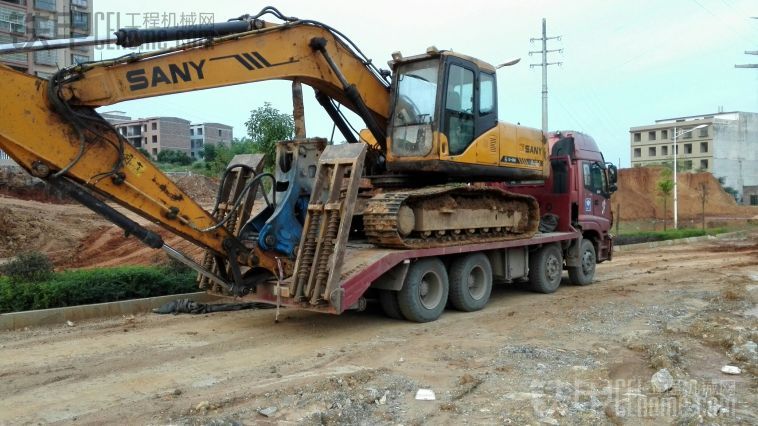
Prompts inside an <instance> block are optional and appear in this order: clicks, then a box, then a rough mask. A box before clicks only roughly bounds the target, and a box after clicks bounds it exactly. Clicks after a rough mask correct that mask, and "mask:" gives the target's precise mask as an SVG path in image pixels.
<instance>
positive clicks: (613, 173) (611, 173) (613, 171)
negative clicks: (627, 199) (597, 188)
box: [608, 163, 619, 191]
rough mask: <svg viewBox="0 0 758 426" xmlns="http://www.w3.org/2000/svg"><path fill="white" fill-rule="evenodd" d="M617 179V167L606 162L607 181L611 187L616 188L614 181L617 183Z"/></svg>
mask: <svg viewBox="0 0 758 426" xmlns="http://www.w3.org/2000/svg"><path fill="white" fill-rule="evenodd" d="M618 180H619V171H618V169H617V168H616V166H614V165H613V164H611V163H608V182H609V183H610V184H611V185H610V186H611V188H616V183H618ZM612 191H615V189H613V190H612Z"/></svg>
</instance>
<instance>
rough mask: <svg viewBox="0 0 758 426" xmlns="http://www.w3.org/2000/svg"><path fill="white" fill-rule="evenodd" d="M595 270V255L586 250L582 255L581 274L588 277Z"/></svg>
mask: <svg viewBox="0 0 758 426" xmlns="http://www.w3.org/2000/svg"><path fill="white" fill-rule="evenodd" d="M594 270H595V255H594V254H593V253H592V252H591V251H590V250H587V251H585V252H584V254H583V255H582V272H584V275H589V274H590V273H592V271H594Z"/></svg>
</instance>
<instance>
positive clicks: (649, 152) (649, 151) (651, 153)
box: [647, 146, 655, 157]
mask: <svg viewBox="0 0 758 426" xmlns="http://www.w3.org/2000/svg"><path fill="white" fill-rule="evenodd" d="M647 155H648V157H655V147H654V146H651V147H650V148H648V149H647Z"/></svg>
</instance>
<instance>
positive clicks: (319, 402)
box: [0, 232, 758, 424]
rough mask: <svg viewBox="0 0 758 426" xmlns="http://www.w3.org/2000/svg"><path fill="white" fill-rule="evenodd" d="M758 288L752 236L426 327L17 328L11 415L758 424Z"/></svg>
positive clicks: (650, 252) (12, 339) (331, 323)
mask: <svg viewBox="0 0 758 426" xmlns="http://www.w3.org/2000/svg"><path fill="white" fill-rule="evenodd" d="M756 296H758V232H753V233H751V234H745V235H742V236H737V237H730V238H727V239H718V240H710V241H706V242H701V243H696V244H691V245H679V246H671V247H663V248H657V249H636V250H633V251H628V252H623V253H620V254H618V256H617V258H616V259H615V260H614V261H613V262H610V263H604V264H602V265H599V267H598V272H597V281H596V283H595V284H593V285H592V286H589V287H573V286H570V285H566V286H564V287H562V288H561V289H560V290H559V291H558V292H557V293H555V294H552V295H539V294H534V293H530V292H527V291H525V290H524V289H521V288H519V287H518V286H499V287H496V289H495V290H494V291H493V297H492V300H491V301H490V303H489V305H488V306H487V308H486V309H485V310H484V311H482V312H478V313H459V312H454V311H448V312H446V313H445V315H443V317H442V318H441V319H440V320H438V321H436V322H434V323H430V324H412V323H406V322H401V321H393V320H389V319H387V318H384V317H382V316H381V314H380V313H379V311H378V309H376V308H375V307H370V308H369V310H368V311H367V312H362V313H358V312H354V313H349V314H346V315H344V316H342V317H335V316H326V315H319V314H312V313H307V312H293V311H289V312H284V313H283V317H284V319H283V321H282V322H280V323H278V324H274V322H273V319H274V313H273V311H270V310H264V311H242V312H234V313H222V314H214V315H210V316H199V317H192V316H157V315H145V316H137V317H136V318H117V319H111V320H107V321H95V322H89V323H81V324H76V326H74V327H66V326H65V325H62V326H60V327H55V328H52V329H33V330H25V331H17V332H4V333H0V392H1V393H2V395H3V398H2V399H1V400H0V424H5V423H8V424H16V423H24V422H26V423H38V422H42V423H49V422H71V421H77V423H83V424H91V423H121V424H123V423H128V424H166V423H178V424H236V423H239V424H252V423H263V424H266V423H272V424H273V423H279V422H294V423H307V424H322V423H351V424H355V423H367V424H398V423H402V424H446V423H447V424H450V423H456V424H457V423H462V422H468V423H474V424H483V423H484V424H493V423H498V424H502V423H513V424H525V423H531V424H536V423H540V422H542V423H545V424H564V423H565V424H576V423H584V424H597V423H601V424H602V423H616V424H621V423H627V424H632V423H633V424H638V423H647V424H660V423H662V422H671V421H674V422H678V423H685V424H686V423H690V422H694V423H696V422H698V420H699V419H701V418H702V419H704V420H705V421H709V422H711V421H715V422H718V423H719V424H736V423H744V424H756V423H758V414H756V411H757V410H758V400H757V398H756V395H758V392H757V388H758V381H756V374H758V362H757V357H756V352H755V345H754V344H752V345H751V341H752V342H757V341H758V318H757V315H758V312H757V311H756V308H755V304H754V301H755V300H756ZM727 364H730V365H736V366H739V367H740V368H741V369H742V373H741V374H740V375H736V376H730V375H725V374H723V373H721V371H720V370H721V368H722V366H724V365H727ZM663 368H666V371H667V372H668V373H669V374H671V379H672V380H669V378H668V376H666V374H665V373H662V372H661V373H658V377H659V378H660V379H661V380H659V381H658V382H657V383H658V385H659V386H660V388H659V390H662V392H657V391H656V390H655V389H654V388H653V387H652V385H651V377H652V376H653V375H654V374H656V372H658V371H659V370H661V369H663ZM421 388H424V389H432V390H433V391H434V392H435V393H436V400H435V401H418V400H415V398H414V396H415V394H416V391H417V390H418V389H421ZM668 388H670V389H668ZM666 389H668V390H666ZM260 410H263V411H264V412H265V413H266V414H268V415H269V416H270V417H266V416H265V415H263V414H260V413H259V411H260Z"/></svg>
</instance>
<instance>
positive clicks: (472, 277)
mask: <svg viewBox="0 0 758 426" xmlns="http://www.w3.org/2000/svg"><path fill="white" fill-rule="evenodd" d="M484 280H485V276H484V270H483V269H482V268H481V267H480V266H475V267H474V268H472V269H471V271H470V272H469V274H468V277H467V283H466V284H467V287H468V293H469V294H470V295H471V298H473V299H474V300H480V299H481V298H482V297H484V292H485V290H486V286H485V284H484Z"/></svg>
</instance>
